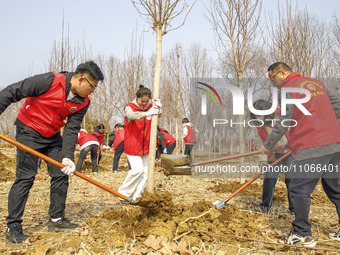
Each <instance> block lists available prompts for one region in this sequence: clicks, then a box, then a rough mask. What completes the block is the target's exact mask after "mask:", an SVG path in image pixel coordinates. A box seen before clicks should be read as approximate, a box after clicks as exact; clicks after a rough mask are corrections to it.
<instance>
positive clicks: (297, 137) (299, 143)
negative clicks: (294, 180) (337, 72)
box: [282, 73, 340, 155]
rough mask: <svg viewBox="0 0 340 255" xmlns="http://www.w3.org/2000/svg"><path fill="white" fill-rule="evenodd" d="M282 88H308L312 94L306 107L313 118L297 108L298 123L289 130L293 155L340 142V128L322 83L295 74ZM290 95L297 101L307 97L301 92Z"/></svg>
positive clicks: (295, 113) (284, 82) (290, 76)
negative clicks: (303, 150) (304, 150)
mask: <svg viewBox="0 0 340 255" xmlns="http://www.w3.org/2000/svg"><path fill="white" fill-rule="evenodd" d="M282 87H292V88H304V89H307V90H309V91H310V93H311V99H310V100H309V101H308V102H307V103H304V104H303V106H304V107H305V108H306V109H307V110H308V111H309V112H310V113H311V114H312V115H304V114H303V113H302V112H301V111H300V109H298V108H297V107H296V106H295V107H294V116H293V119H294V120H296V121H297V122H298V124H297V126H296V127H292V128H290V130H289V138H290V140H289V147H290V150H291V151H292V154H293V155H294V154H295V153H296V152H297V151H298V150H301V149H307V148H312V147H318V146H323V145H327V144H332V143H338V142H340V126H339V124H338V121H337V118H336V116H335V112H334V109H333V107H332V104H331V103H330V101H329V98H328V95H327V91H326V88H325V85H324V84H323V83H322V82H321V81H318V80H315V79H312V78H307V77H302V76H300V75H298V74H297V73H291V74H290V75H288V76H287V78H286V79H285V80H284V81H283V85H282ZM290 94H291V95H292V97H293V98H294V99H296V98H304V97H305V95H304V94H300V93H290Z"/></svg>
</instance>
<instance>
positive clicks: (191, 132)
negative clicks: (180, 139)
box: [184, 123, 197, 143]
mask: <svg viewBox="0 0 340 255" xmlns="http://www.w3.org/2000/svg"><path fill="white" fill-rule="evenodd" d="M185 127H186V128H187V129H188V133H187V136H186V137H184V142H185V143H197V140H196V133H195V127H194V126H191V125H190V123H187V124H185Z"/></svg>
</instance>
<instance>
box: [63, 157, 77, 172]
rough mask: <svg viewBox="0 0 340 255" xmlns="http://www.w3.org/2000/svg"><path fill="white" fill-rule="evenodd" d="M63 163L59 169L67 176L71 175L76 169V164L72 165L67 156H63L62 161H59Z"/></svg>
mask: <svg viewBox="0 0 340 255" xmlns="http://www.w3.org/2000/svg"><path fill="white" fill-rule="evenodd" d="M61 163H62V164H63V165H65V167H64V168H61V171H62V172H63V173H64V174H67V175H69V176H73V174H74V171H75V170H76V166H75V165H74V163H73V161H72V160H71V159H68V158H63V161H62V162H61Z"/></svg>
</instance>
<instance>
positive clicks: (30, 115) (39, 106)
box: [0, 61, 104, 244]
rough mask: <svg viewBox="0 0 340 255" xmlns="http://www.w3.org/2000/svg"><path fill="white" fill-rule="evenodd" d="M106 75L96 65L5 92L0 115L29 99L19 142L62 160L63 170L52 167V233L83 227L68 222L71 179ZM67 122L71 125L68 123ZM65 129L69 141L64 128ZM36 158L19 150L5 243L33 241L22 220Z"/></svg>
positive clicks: (18, 127)
mask: <svg viewBox="0 0 340 255" xmlns="http://www.w3.org/2000/svg"><path fill="white" fill-rule="evenodd" d="M103 79H104V76H103V74H102V72H101V70H100V68H99V67H98V66H97V64H95V63H94V62H93V61H89V62H86V63H83V64H80V65H79V66H78V67H77V69H76V71H75V73H52V72H49V73H44V74H40V75H36V76H33V77H30V78H27V79H25V80H23V81H20V82H17V83H14V84H12V85H9V86H8V87H6V88H5V89H3V90H2V91H1V92H0V114H1V113H2V112H3V111H5V109H6V108H7V107H8V106H9V105H10V104H11V103H15V102H18V101H20V100H21V99H23V98H26V100H25V102H24V104H23V105H22V106H21V108H20V110H19V114H18V117H17V119H16V121H15V125H16V139H17V141H18V142H20V143H22V144H24V145H26V146H28V147H30V148H32V149H34V150H37V151H39V152H41V153H43V154H45V155H46V156H48V157H51V158H53V159H55V160H57V161H59V162H62V163H63V164H64V165H65V167H64V168H62V169H60V168H58V167H56V166H54V165H52V164H48V173H49V175H50V176H51V185H50V208H49V216H50V219H49V222H48V230H49V231H59V230H65V229H72V228H76V227H78V225H77V224H74V223H71V222H69V221H68V220H67V219H66V218H65V214H64V213H65V202H66V196H67V189H68V176H69V175H70V176H71V175H73V172H74V171H75V165H74V162H73V161H74V149H75V145H76V143H77V139H78V132H79V130H80V125H81V123H82V120H83V117H84V115H85V114H86V112H87V109H88V107H89V105H90V100H89V98H88V95H90V94H91V93H93V92H94V91H95V89H96V87H97V86H98V82H99V81H101V80H103ZM66 119H67V122H66V125H65V123H64V120H66ZM63 126H65V128H64V133H63V137H62V136H61V134H60V129H61V128H62V127H63ZM37 168H38V159H37V157H36V156H34V155H32V154H30V153H28V152H26V151H23V150H20V149H18V150H17V168H16V179H15V181H14V183H13V185H12V188H11V190H10V192H9V196H8V217H7V219H6V220H7V226H8V228H7V229H6V232H5V240H6V241H7V242H9V243H11V244H20V243H22V242H23V241H25V240H27V236H26V235H24V233H23V231H22V216H23V213H24V209H25V205H26V201H27V198H28V194H29V191H30V189H31V187H32V185H33V182H34V178H35V175H36V174H37Z"/></svg>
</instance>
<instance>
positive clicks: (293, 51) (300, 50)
mask: <svg viewBox="0 0 340 255" xmlns="http://www.w3.org/2000/svg"><path fill="white" fill-rule="evenodd" d="M272 16H273V18H272V19H271V22H270V25H269V26H268V27H270V28H269V34H270V38H271V41H270V43H271V44H270V56H271V57H272V59H274V60H275V61H282V62H285V63H287V64H288V65H289V66H290V67H291V68H292V69H293V70H294V71H295V72H297V73H299V74H300V75H302V76H307V77H314V78H317V79H320V78H321V77H325V76H327V69H328V68H329V67H330V66H332V65H329V64H326V63H327V60H329V59H330V54H331V52H332V51H331V48H332V44H331V42H332V40H331V39H330V36H331V32H330V30H329V28H328V27H327V26H326V24H325V23H324V22H321V21H320V20H319V19H318V18H317V17H315V16H312V15H311V14H309V13H308V11H307V9H305V10H303V11H298V10H297V9H295V10H292V4H291V1H290V0H287V1H286V4H285V7H283V6H280V5H278V8H277V14H275V15H272Z"/></svg>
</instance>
